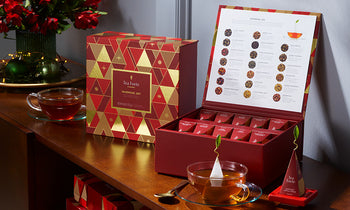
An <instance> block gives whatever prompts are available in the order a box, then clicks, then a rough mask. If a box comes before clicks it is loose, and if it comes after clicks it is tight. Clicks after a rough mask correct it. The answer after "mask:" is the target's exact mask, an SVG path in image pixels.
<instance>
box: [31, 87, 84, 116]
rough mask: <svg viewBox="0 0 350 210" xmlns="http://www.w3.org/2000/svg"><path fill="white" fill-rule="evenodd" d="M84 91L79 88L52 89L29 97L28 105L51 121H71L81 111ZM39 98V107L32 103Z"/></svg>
mask: <svg viewBox="0 0 350 210" xmlns="http://www.w3.org/2000/svg"><path fill="white" fill-rule="evenodd" d="M83 95H84V91H83V90H81V89H79V88H51V89H47V90H42V91H40V92H38V93H31V94H29V95H28V96H27V103H28V105H29V106H30V107H31V108H32V109H34V110H36V111H39V112H43V113H44V114H45V115H47V116H48V117H49V118H50V119H51V120H70V119H72V118H73V117H74V116H75V114H77V112H78V111H79V110H80V108H81V106H82V102H83ZM32 98H37V100H38V104H39V106H38V105H36V104H33V103H32Z"/></svg>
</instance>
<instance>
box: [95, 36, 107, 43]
mask: <svg viewBox="0 0 350 210" xmlns="http://www.w3.org/2000/svg"><path fill="white" fill-rule="evenodd" d="M97 43H98V44H104V45H110V43H109V37H105V36H104V37H100V39H99V40H98V42H97Z"/></svg>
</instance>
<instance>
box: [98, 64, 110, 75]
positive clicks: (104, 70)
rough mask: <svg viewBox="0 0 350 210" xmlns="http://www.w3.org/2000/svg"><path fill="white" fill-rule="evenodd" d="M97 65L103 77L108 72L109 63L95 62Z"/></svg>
mask: <svg viewBox="0 0 350 210" xmlns="http://www.w3.org/2000/svg"><path fill="white" fill-rule="evenodd" d="M97 64H98V67H99V69H100V71H101V73H102V75H103V77H105V76H106V73H107V72H108V69H109V67H110V66H111V63H107V62H99V61H98V62H97Z"/></svg>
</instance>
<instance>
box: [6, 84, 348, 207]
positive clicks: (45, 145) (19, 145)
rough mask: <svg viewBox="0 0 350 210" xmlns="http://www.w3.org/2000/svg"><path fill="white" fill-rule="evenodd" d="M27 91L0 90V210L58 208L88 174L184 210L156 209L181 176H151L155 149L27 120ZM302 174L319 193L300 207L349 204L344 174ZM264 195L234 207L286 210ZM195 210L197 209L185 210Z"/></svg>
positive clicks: (309, 166)
mask: <svg viewBox="0 0 350 210" xmlns="http://www.w3.org/2000/svg"><path fill="white" fill-rule="evenodd" d="M29 92H31V90H25V91H24V90H13V89H0V135H1V144H2V146H1V147H0V154H1V161H0V165H1V166H2V167H1V175H0V184H1V185H0V186H2V187H1V190H0V193H1V194H0V195H1V197H0V203H1V208H2V209H36V210H38V209H49V208H50V207H51V208H53V207H54V209H56V208H57V209H63V208H64V205H65V198H66V197H72V196H73V175H74V174H75V173H81V172H85V171H89V172H91V173H92V174H94V175H96V176H98V177H99V178H101V179H102V180H104V181H105V182H107V183H109V184H111V185H112V186H114V187H116V188H118V189H120V190H121V191H123V192H124V193H126V194H127V195H129V196H131V197H133V198H135V199H136V200H138V201H140V202H141V203H143V204H144V205H146V206H148V207H149V208H151V209H187V208H188V207H189V206H190V205H189V203H187V202H185V201H183V200H181V199H177V200H175V201H176V202H175V204H164V203H160V202H159V201H158V199H157V198H155V197H154V196H153V194H154V193H158V192H165V191H167V190H168V189H170V188H172V187H173V186H175V185H176V184H178V183H179V182H180V180H181V179H180V178H177V177H172V176H168V175H163V174H158V173H156V172H155V171H154V159H153V158H154V145H153V144H146V143H141V142H135V141H128V140H122V139H113V138H110V137H103V136H96V135H91V134H87V133H86V132H85V121H77V122H70V123H53V122H45V121H41V120H36V119H33V118H31V117H30V116H28V114H27V112H28V110H29V107H28V106H27V104H26V100H25V99H26V95H27V94H28V93H29ZM302 170H303V175H304V179H305V183H306V186H307V187H308V188H312V189H317V190H318V192H319V195H318V196H317V198H316V199H315V200H313V201H312V202H311V203H310V204H308V205H307V206H306V207H305V208H306V209H324V208H327V209H328V208H335V209H346V208H349V206H350V179H349V178H350V176H349V174H345V173H342V172H340V171H338V170H336V169H334V168H333V167H331V166H329V165H326V164H322V163H320V162H317V161H315V160H312V159H310V158H307V157H305V158H304V159H303V164H302ZM279 184H280V182H279V181H276V183H275V184H274V185H272V186H270V187H268V188H266V189H264V194H263V196H262V197H261V198H260V199H259V200H258V201H256V202H254V203H251V204H246V205H242V206H239V207H238V209H248V208H254V209H255V208H256V209H290V208H291V207H290V206H286V205H281V204H278V203H275V202H270V201H268V200H267V194H266V193H269V192H270V191H271V190H273V189H274V188H275V187H276V186H278V185H279ZM190 207H191V208H194V207H195V206H190Z"/></svg>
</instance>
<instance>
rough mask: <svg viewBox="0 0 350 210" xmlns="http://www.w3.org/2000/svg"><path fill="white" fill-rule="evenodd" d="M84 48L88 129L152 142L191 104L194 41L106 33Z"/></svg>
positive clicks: (195, 65) (97, 36)
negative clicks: (156, 134) (156, 135)
mask: <svg viewBox="0 0 350 210" xmlns="http://www.w3.org/2000/svg"><path fill="white" fill-rule="evenodd" d="M86 47H87V55H86V104H87V106H86V110H87V111H86V115H87V120H86V131H87V132H88V133H92V134H97V135H106V136H111V137H117V138H124V139H130V140H137V141H142V142H150V143H153V142H154V139H155V128H157V127H159V126H161V125H164V124H166V123H168V122H170V121H172V120H174V119H176V118H177V117H178V116H180V115H182V114H185V113H186V112H189V111H191V110H193V109H194V108H195V106H196V104H195V103H196V97H194V96H195V94H196V80H195V79H193V78H196V70H197V41H195V40H183V39H178V38H168V37H156V36H148V35H140V34H130V33H121V32H109V31H107V32H104V33H100V34H94V35H91V36H88V37H87V46H86Z"/></svg>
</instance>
